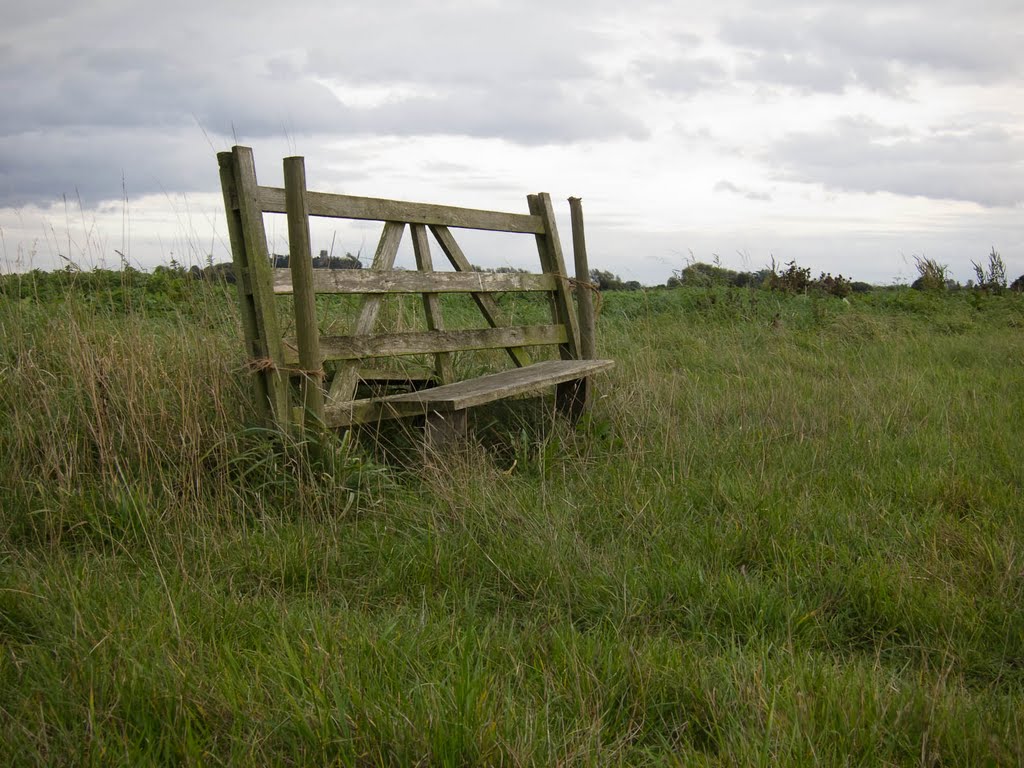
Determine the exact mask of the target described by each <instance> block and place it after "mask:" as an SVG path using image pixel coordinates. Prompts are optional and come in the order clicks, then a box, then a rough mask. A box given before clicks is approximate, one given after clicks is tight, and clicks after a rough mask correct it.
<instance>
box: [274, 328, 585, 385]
mask: <svg viewBox="0 0 1024 768" xmlns="http://www.w3.org/2000/svg"><path fill="white" fill-rule="evenodd" d="M566 338H567V334H566V330H565V326H564V325H514V326H510V327H507V328H478V329H473V330H468V331H443V330H437V331H409V332H405V333H378V334H372V335H353V336H321V337H320V353H321V355H322V356H323V358H324V359H325V360H359V359H367V358H372V357H391V356H395V355H431V354H436V353H438V352H463V351H467V350H472V349H501V348H502V347H521V346H540V345H545V344H564V343H565V340H566ZM285 354H286V355H287V358H288V359H289V360H294V361H295V362H298V355H297V354H296V353H295V351H294V350H291V349H286V351H285ZM350 399H351V398H350ZM339 402H341V401H339Z"/></svg>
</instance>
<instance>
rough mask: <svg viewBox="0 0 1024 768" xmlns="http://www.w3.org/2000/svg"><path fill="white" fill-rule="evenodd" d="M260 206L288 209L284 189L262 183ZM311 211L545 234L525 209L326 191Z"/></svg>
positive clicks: (313, 196) (312, 197)
mask: <svg viewBox="0 0 1024 768" xmlns="http://www.w3.org/2000/svg"><path fill="white" fill-rule="evenodd" d="M259 199H260V207H261V209H262V210H263V211H264V212H266V213H285V212H286V211H287V206H286V203H285V197H284V190H283V189H279V188H277V187H260V198H259ZM309 215H310V216H327V217H334V218H339V219H363V220H368V221H399V222H404V223H408V224H440V225H443V226H448V227H458V228H461V229H483V230H490V231H494V232H522V233H526V234H534V235H536V234H542V233H543V232H544V224H543V222H542V221H541V220H540V219H539V218H538V217H536V216H531V215H528V214H525V213H504V212H502V211H483V210H478V209H475V208H457V207H454V206H449V205H432V204H430V203H409V202H405V201H403V200H386V199H384V198H378V197H353V196H351V195H334V194H330V193H327V192H310V193H309Z"/></svg>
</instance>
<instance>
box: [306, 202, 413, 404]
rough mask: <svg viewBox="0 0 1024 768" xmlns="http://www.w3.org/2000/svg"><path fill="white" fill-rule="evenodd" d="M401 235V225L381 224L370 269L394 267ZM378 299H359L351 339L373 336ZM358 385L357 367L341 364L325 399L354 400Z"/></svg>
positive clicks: (372, 296)
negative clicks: (381, 228) (381, 227)
mask: <svg viewBox="0 0 1024 768" xmlns="http://www.w3.org/2000/svg"><path fill="white" fill-rule="evenodd" d="M404 231H405V224H402V223H400V222H395V221H388V222H385V223H384V231H383V232H381V235H380V242H378V243H377V251H376V253H375V254H374V256H373V264H372V265H371V266H370V269H372V270H376V271H384V270H390V269H391V268H392V267H394V266H395V257H396V256H397V255H398V246H399V244H400V243H401V242H402V233H403V232H404ZM382 299H383V296H380V295H377V294H368V295H367V296H365V297H364V298H363V304H362V306H361V307H360V308H359V315H358V317H357V318H356V324H355V328H354V329H353V335H354V336H366V335H367V334H370V333H373V329H374V327H375V326H376V324H377V316H378V315H379V314H380V305H381V300H382ZM322 347H323V345H322V344H321V348H322ZM322 351H323V350H322ZM358 384H359V366H358V364H357V363H355V362H346V363H342V364H341V365H339V366H338V369H337V371H336V372H335V374H334V380H333V381H331V390H330V394H329V399H330V400H331V402H334V403H343V402H347V401H349V400H351V399H352V398H353V397H354V396H355V393H356V386H357V385H358Z"/></svg>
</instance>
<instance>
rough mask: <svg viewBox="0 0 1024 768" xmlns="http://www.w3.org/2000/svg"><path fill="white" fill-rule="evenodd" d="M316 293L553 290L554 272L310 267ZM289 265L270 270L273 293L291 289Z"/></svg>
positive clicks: (290, 291)
mask: <svg viewBox="0 0 1024 768" xmlns="http://www.w3.org/2000/svg"><path fill="white" fill-rule="evenodd" d="M312 281H313V289H314V290H315V291H316V292H317V293H346V294H358V293H362V294H365V293H501V292H505V291H554V290H555V289H556V288H557V287H558V282H557V278H556V277H555V276H554V275H534V274H525V273H491V272H420V271H418V270H417V271H412V270H408V271H400V270H386V271H384V270H380V271H377V270H369V269H366V270H364V269H314V270H313V272H312ZM293 290H294V287H293V285H292V273H291V270H290V269H275V270H274V293H279V294H288V293H292V292H293Z"/></svg>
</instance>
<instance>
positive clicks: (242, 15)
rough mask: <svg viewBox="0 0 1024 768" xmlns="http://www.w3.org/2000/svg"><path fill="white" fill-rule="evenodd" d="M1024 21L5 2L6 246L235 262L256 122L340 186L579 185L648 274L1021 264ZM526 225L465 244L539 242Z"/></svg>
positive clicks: (438, 197) (598, 219)
mask: <svg viewBox="0 0 1024 768" xmlns="http://www.w3.org/2000/svg"><path fill="white" fill-rule="evenodd" d="M1022 30H1024V2H1021V0H980V2H979V0H970V1H968V0H884V1H882V0H859V2H855V3H854V2H849V3H846V2H843V3H840V2H832V3H828V2H801V1H800V0H775V2H773V3H771V4H770V8H769V4H766V3H763V2H753V0H718V2H717V3H716V4H715V6H714V10H711V9H710V4H708V3H691V2H659V1H658V0H633V2H631V3H621V2H606V1H605V0H590V1H589V2H555V1H554V0H546V1H545V2H539V1H537V0H517V1H516V2H514V3H513V2H508V1H506V2H485V1H479V2H472V1H471V0H447V1H446V0H433V1H432V2H397V1H396V2H377V3H374V2H367V0H362V1H361V2H347V1H346V0H331V1H330V2H324V3H311V2H307V3H301V4H295V5H294V6H292V7H289V6H288V5H287V4H283V3H281V2H274V3H264V2H261V0H248V1H247V2H245V3H232V2H225V3H216V2H213V3H211V2H209V1H208V0H207V1H204V2H195V1H194V0H178V1H177V2H173V3H147V2H142V1H141V0H134V1H133V2H128V1H126V0H110V1H108V2H100V1H96V0H93V1H91V2H90V1H89V0H86V1H85V2H81V1H80V2H67V1H66V0H34V1H33V2H31V3H14V2H12V1H11V0H8V2H5V3H4V8H3V26H2V28H0V96H2V107H0V229H2V236H3V237H2V240H3V242H2V246H3V251H2V253H0V260H2V262H0V268H3V269H5V270H12V269H26V268H31V267H40V268H49V267H52V266H59V265H61V264H62V263H63V262H62V261H61V255H63V256H65V257H69V258H71V259H72V260H73V261H75V262H76V263H78V264H80V265H81V266H83V267H89V266H108V267H113V266H117V264H118V263H119V261H120V256H119V255H118V252H120V253H122V254H125V256H126V257H127V258H128V259H129V261H130V262H131V263H132V264H134V265H136V266H142V267H152V266H154V265H156V264H160V263H167V262H169V261H170V260H171V259H172V258H173V259H176V260H177V261H179V262H181V263H184V264H191V263H202V262H204V261H205V259H206V257H207V255H208V254H211V253H212V254H213V257H214V259H215V260H217V261H221V260H228V259H229V258H230V254H229V250H228V248H227V245H226V242H225V241H226V224H225V221H224V214H223V208H222V204H221V197H220V191H219V181H218V176H217V164H216V159H215V153H216V152H217V151H221V150H225V149H229V148H230V147H231V145H232V144H235V143H240V144H246V145H249V146H252V147H253V149H254V152H255V157H256V166H257V174H258V176H259V179H260V181H261V183H264V184H273V185H281V183H282V181H281V159H282V157H284V156H286V155H291V154H301V155H304V156H305V157H306V168H307V177H308V181H309V186H310V187H311V188H314V189H320V190H325V191H336V192H344V193H348V194H357V195H372V196H381V197H392V198H399V199H410V200H421V201H426V202H441V203H449V204H456V205H466V206H471V207H481V208H494V209H498V210H511V211H525V208H526V201H525V195H526V194H527V193H528V192H535V191H548V192H550V193H551V194H552V197H553V198H554V199H555V202H556V207H557V209H558V210H559V214H560V216H567V206H566V204H565V198H566V197H568V196H569V195H577V196H580V197H582V198H583V201H584V209H585V213H586V219H587V236H588V246H589V250H590V252H591V265H592V266H595V267H599V268H602V269H608V270H611V271H613V272H616V273H618V274H620V275H622V276H623V277H625V278H627V279H635V280H640V281H642V282H644V283H648V284H654V283H663V282H664V281H665V280H666V279H667V278H668V277H669V276H670V275H671V274H672V271H673V270H674V269H680V268H682V267H683V266H685V264H686V262H687V260H689V259H691V258H692V259H696V260H699V261H713V260H714V259H715V258H718V259H719V260H720V262H721V263H722V264H723V265H724V266H729V267H733V268H741V269H759V268H761V267H763V266H766V265H767V264H768V263H769V262H770V260H771V259H772V258H773V257H774V259H775V260H776V262H778V263H784V262H787V261H789V260H791V259H796V260H797V261H798V263H800V264H801V265H804V266H808V267H811V268H812V269H814V270H815V271H819V270H826V271H831V272H833V273H836V272H841V273H843V274H845V275H850V276H853V277H854V278H856V279H863V280H869V281H872V282H879V283H889V282H893V281H894V280H899V279H906V280H911V279H913V277H914V276H915V271H914V268H913V257H914V256H915V255H924V256H927V257H931V258H935V259H937V260H938V261H940V262H942V263H946V264H949V265H950V267H951V269H952V272H953V274H954V276H956V277H958V278H959V279H961V280H965V279H967V278H968V277H970V276H971V274H972V273H971V260H972V259H973V260H982V259H984V258H985V256H986V255H987V254H988V252H989V249H990V248H991V247H992V246H995V247H996V248H997V249H998V250H999V251H1000V252H1001V253H1002V255H1003V257H1004V259H1005V261H1006V263H1007V266H1008V272H1009V273H1010V277H1011V279H1012V278H1013V277H1016V276H1017V275H1019V274H1021V273H1024V85H1022V83H1024V80H1022V75H1024V32H1022ZM278 218H280V217H268V222H267V226H268V234H269V236H270V238H271V241H272V242H271V247H272V248H273V249H274V250H277V251H279V252H285V251H287V242H286V237H285V236H286V227H285V224H284V223H283V221H277V219H278ZM560 221H561V222H562V238H563V242H564V243H565V245H566V246H568V244H569V232H568V224H567V221H566V219H564V218H562V219H560ZM377 229H378V227H377V226H376V225H374V226H370V225H366V224H344V223H341V224H337V225H335V224H331V225H329V226H325V225H323V224H319V225H318V226H317V227H316V228H315V229H314V248H332V247H333V249H334V251H335V253H344V252H345V251H351V252H359V251H361V252H362V253H363V254H365V253H366V252H367V251H370V252H372V250H373V247H374V244H375V242H376V238H377ZM525 240H526V242H524V238H516V237H514V236H497V237H496V238H494V239H489V238H487V237H485V236H482V235H479V236H475V237H469V238H467V239H466V242H465V248H466V250H467V255H468V256H469V258H470V260H471V261H473V262H474V263H477V264H482V265H485V266H500V265H502V264H512V265H518V266H534V261H535V259H536V252H535V251H533V250H531V249H532V243H530V242H529V238H525ZM513 241H514V242H513Z"/></svg>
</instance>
